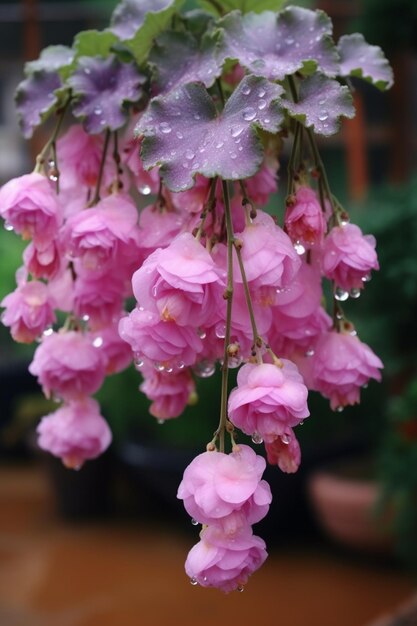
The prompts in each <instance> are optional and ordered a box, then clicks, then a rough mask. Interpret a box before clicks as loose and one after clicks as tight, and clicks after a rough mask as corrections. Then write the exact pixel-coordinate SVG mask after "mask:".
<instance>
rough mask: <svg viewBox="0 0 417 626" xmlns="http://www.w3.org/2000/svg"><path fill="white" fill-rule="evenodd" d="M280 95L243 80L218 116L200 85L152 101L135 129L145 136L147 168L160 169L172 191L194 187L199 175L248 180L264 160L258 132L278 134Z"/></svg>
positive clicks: (275, 88) (265, 84) (261, 82)
mask: <svg viewBox="0 0 417 626" xmlns="http://www.w3.org/2000/svg"><path fill="white" fill-rule="evenodd" d="M282 92H283V89H282V87H281V86H280V85H276V84H273V83H270V82H269V81H267V80H265V79H263V78H259V77H256V76H247V77H246V78H244V79H243V80H242V82H241V83H240V84H239V85H238V87H237V89H236V91H235V92H234V93H233V94H232V96H231V97H230V98H229V100H228V101H227V103H226V105H225V107H224V110H223V112H222V113H220V114H219V113H217V111H216V108H215V106H214V103H213V100H212V99H211V97H210V96H209V94H208V93H207V91H206V89H205V88H204V87H203V86H202V85H201V84H199V83H189V84H188V85H185V86H182V87H179V88H178V89H176V90H173V91H171V92H170V93H169V94H168V95H167V96H166V97H162V96H158V97H157V98H154V99H153V100H152V101H151V103H150V106H149V109H148V111H147V112H146V113H145V114H144V115H143V117H142V119H141V121H140V122H139V124H138V126H137V128H136V131H137V133H138V134H141V135H144V136H145V139H144V141H143V143H142V159H143V162H144V165H145V167H146V168H148V169H149V168H151V167H154V166H155V165H159V166H161V175H162V177H163V179H164V182H165V184H166V185H167V187H168V188H169V189H171V190H172V191H184V190H185V189H189V188H190V187H192V186H193V184H194V181H193V178H194V176H195V175H196V174H197V173H200V174H203V175H204V176H206V177H207V178H211V177H213V176H221V177H222V178H224V179H226V180H238V179H242V178H247V177H248V176H252V175H253V174H255V173H256V171H257V170H258V169H259V167H260V165H261V163H262V159H263V148H262V143H261V141H260V139H259V137H258V135H257V132H256V126H259V127H260V128H262V129H264V130H266V131H269V132H276V131H277V130H278V129H279V127H280V125H281V122H282V121H283V117H284V116H283V113H282V111H281V108H280V105H279V104H278V102H277V99H278V98H279V96H280V95H281V93H282Z"/></svg>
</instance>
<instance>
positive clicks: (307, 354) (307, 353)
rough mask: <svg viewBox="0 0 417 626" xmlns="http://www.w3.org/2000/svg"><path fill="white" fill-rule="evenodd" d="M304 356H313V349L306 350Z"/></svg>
mask: <svg viewBox="0 0 417 626" xmlns="http://www.w3.org/2000/svg"><path fill="white" fill-rule="evenodd" d="M305 355H306V356H314V350H313V348H309V349H308V350H306V352H305Z"/></svg>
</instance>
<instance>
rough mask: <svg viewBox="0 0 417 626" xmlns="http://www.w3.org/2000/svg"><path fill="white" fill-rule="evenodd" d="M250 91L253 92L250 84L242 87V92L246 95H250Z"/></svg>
mask: <svg viewBox="0 0 417 626" xmlns="http://www.w3.org/2000/svg"><path fill="white" fill-rule="evenodd" d="M250 92H251V89H250V87H249V85H245V86H244V87H242V93H243V95H244V96H249V94H250Z"/></svg>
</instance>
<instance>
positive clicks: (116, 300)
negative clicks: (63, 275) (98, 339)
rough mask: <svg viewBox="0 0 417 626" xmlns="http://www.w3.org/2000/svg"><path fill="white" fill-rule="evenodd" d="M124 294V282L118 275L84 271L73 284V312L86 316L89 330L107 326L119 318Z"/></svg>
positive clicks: (79, 315) (82, 316)
mask: <svg viewBox="0 0 417 626" xmlns="http://www.w3.org/2000/svg"><path fill="white" fill-rule="evenodd" d="M124 295H125V283H124V281H123V280H121V279H120V278H119V277H116V276H112V275H111V274H107V275H106V274H98V275H96V273H95V272H93V273H91V272H85V271H84V272H83V273H82V274H80V275H79V276H77V279H76V281H75V285H74V312H75V314H76V315H77V317H80V318H84V317H87V318H88V321H89V327H90V329H91V330H96V329H97V328H101V327H103V326H108V325H109V324H110V323H111V322H112V320H113V319H119V318H120V314H121V312H122V308H123V297H124Z"/></svg>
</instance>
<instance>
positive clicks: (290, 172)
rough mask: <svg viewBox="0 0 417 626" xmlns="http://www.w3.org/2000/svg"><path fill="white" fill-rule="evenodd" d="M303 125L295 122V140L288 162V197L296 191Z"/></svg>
mask: <svg viewBox="0 0 417 626" xmlns="http://www.w3.org/2000/svg"><path fill="white" fill-rule="evenodd" d="M300 134H301V124H300V122H295V131H294V140H293V144H292V149H291V155H290V160H289V161H288V168H287V172H288V185H287V195H288V196H290V195H291V194H292V193H293V191H294V175H295V163H296V160H297V154H298V151H299V150H298V148H299V144H300Z"/></svg>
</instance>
